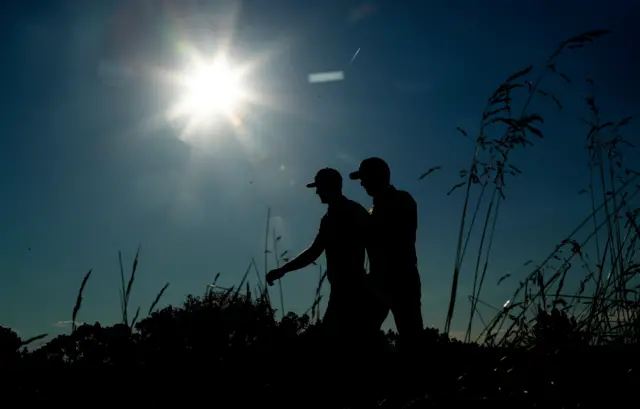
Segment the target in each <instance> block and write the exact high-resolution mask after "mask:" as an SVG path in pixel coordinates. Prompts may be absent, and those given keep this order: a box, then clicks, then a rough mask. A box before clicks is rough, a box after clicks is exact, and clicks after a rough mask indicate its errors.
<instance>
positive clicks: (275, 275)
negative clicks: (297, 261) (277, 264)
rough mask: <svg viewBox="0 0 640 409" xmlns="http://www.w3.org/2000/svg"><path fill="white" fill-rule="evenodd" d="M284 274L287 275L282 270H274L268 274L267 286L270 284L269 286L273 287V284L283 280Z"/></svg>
mask: <svg viewBox="0 0 640 409" xmlns="http://www.w3.org/2000/svg"><path fill="white" fill-rule="evenodd" d="M284 274H285V273H284V271H282V269H279V268H274V269H273V270H271V271H269V272H268V273H267V284H269V286H272V285H273V282H274V281H276V280H279V279H281V278H282V277H283V276H284Z"/></svg>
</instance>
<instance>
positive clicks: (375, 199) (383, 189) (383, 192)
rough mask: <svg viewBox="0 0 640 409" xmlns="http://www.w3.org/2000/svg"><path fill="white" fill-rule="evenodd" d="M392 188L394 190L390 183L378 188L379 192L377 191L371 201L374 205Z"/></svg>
mask: <svg viewBox="0 0 640 409" xmlns="http://www.w3.org/2000/svg"><path fill="white" fill-rule="evenodd" d="M393 190H395V187H393V185H392V184H388V185H387V186H385V187H384V188H382V189H380V193H378V194H377V195H376V196H375V197H374V198H373V203H374V206H375V203H376V202H379V201H380V200H384V198H385V197H386V196H388V195H389V193H391V192H392V191H393Z"/></svg>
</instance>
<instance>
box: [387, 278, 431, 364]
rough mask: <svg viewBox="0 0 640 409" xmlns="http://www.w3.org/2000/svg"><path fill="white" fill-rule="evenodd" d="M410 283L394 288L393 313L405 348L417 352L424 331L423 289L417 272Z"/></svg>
mask: <svg viewBox="0 0 640 409" xmlns="http://www.w3.org/2000/svg"><path fill="white" fill-rule="evenodd" d="M408 281H409V282H407V283H403V284H404V285H402V286H398V287H396V288H394V291H393V294H392V297H391V298H392V301H391V312H392V313H393V319H394V321H395V323H396V328H397V330H398V335H399V336H400V341H401V343H402V344H404V348H405V349H408V350H410V351H414V352H415V351H416V349H418V348H420V345H419V344H420V339H421V337H422V333H423V331H424V324H423V321H422V289H421V284H420V276H419V275H418V273H417V271H416V272H415V275H412V277H411V279H410V280H408Z"/></svg>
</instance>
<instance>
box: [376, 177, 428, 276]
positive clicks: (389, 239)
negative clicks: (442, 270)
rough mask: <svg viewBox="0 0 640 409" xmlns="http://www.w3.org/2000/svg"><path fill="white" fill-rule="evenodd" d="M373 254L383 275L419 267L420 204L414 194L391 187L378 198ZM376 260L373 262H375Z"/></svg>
mask: <svg viewBox="0 0 640 409" xmlns="http://www.w3.org/2000/svg"><path fill="white" fill-rule="evenodd" d="M371 229H372V232H373V237H372V246H371V248H372V253H373V254H374V257H375V259H376V261H377V262H376V263H375V264H378V266H373V265H372V267H374V268H376V267H378V268H379V269H380V270H382V272H383V273H385V275H386V273H387V272H388V271H389V270H390V269H394V270H399V271H398V272H397V273H402V272H403V271H407V270H412V269H414V268H416V265H417V261H418V260H417V255H416V247H415V243H416V232H417V229H418V209H417V204H416V202H415V200H414V199H413V197H412V196H411V194H409V193H408V192H405V191H403V190H398V189H396V188H395V187H393V186H390V187H389V189H388V191H387V192H385V194H384V195H381V196H380V197H376V198H375V199H374V202H373V208H372V209H371ZM372 261H373V260H372Z"/></svg>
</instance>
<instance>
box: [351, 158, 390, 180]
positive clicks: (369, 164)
mask: <svg viewBox="0 0 640 409" xmlns="http://www.w3.org/2000/svg"><path fill="white" fill-rule="evenodd" d="M390 175H391V170H390V169H389V165H387V162H385V161H384V160H383V159H380V158H367V159H365V160H363V161H362V162H360V167H359V168H358V170H356V171H355V172H351V173H350V174H349V179H351V180H358V179H362V176H377V177H380V176H384V177H387V178H388V177H389V176H390Z"/></svg>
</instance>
